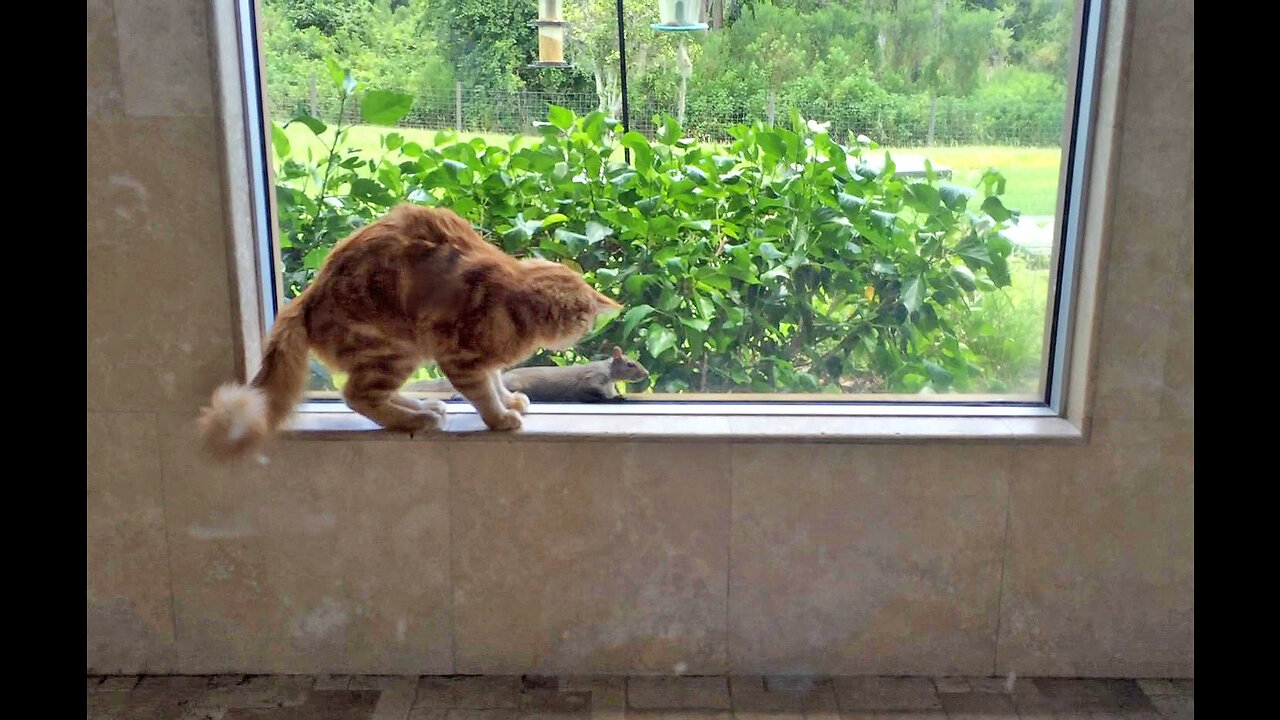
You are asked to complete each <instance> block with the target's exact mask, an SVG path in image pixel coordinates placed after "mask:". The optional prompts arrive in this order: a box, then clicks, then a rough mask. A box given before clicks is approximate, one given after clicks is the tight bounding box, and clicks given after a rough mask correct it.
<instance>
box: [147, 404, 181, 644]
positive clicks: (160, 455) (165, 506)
mask: <svg viewBox="0 0 1280 720" xmlns="http://www.w3.org/2000/svg"><path fill="white" fill-rule="evenodd" d="M151 426H152V429H153V430H155V440H156V445H155V453H156V467H157V468H158V469H159V471H160V517H161V519H162V520H163V521H164V559H165V569H166V575H168V578H167V579H168V581H169V583H168V584H169V624H170V626H171V628H172V630H173V667H174V668H177V667H179V666H180V665H181V663H180V662H179V657H178V655H179V651H178V648H179V643H178V613H177V611H176V610H175V609H174V599H173V547H172V544H171V543H170V542H169V503H168V501H167V500H166V499H165V494H164V485H165V475H166V473H165V470H164V450H163V443H161V442H160V416H159V414H158V413H151Z"/></svg>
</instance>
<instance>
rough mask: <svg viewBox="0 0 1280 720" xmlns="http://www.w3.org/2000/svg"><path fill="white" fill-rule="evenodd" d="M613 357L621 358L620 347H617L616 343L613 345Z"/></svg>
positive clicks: (615, 358)
mask: <svg viewBox="0 0 1280 720" xmlns="http://www.w3.org/2000/svg"><path fill="white" fill-rule="evenodd" d="M613 359H614V360H621V359H622V348H620V347H618V346H617V345H614V346H613Z"/></svg>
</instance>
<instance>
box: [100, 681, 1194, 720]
mask: <svg viewBox="0 0 1280 720" xmlns="http://www.w3.org/2000/svg"><path fill="white" fill-rule="evenodd" d="M87 680H88V686H87V691H86V696H85V697H86V704H87V716H86V717H87V718H88V720H108V719H110V720H125V719H129V720H133V719H135V718H136V719H138V720H624V718H629V719H630V720H863V719H866V720H871V719H873V718H874V719H875V720H888V719H889V718H895V719H903V720H905V719H910V720H929V719H937V720H944V719H950V720H959V719H961V718H963V719H965V720H980V719H981V720H985V719H987V718H1022V719H1024V720H1031V719H1032V718H1035V719H1037V720H1038V719H1039V718H1045V719H1046V720H1047V719H1048V718H1054V719H1055V720H1075V719H1083V718H1089V719H1091V720H1103V719H1106V720H1156V719H1157V718H1177V719H1179V720H1182V719H1190V718H1193V717H1194V715H1195V681H1194V680H1176V679H1171V680H1145V679H1144V680H1129V679H1082V678H1023V679H1010V678H965V677H935V678H929V677H772V676H767V677H761V676H732V677H725V676H699V677H695V676H680V677H648V676H632V677H622V676H590V677H575V676H566V677H542V676H531V675H525V676H450V677H440V676H421V677H418V676H395V675H373V676H371V675H318V676H317V675H256V676H254V675H249V676H246V675H215V676H191V675H171V676H158V675H157V676H140V677H139V676H108V677H103V676H89V677H88V678H87Z"/></svg>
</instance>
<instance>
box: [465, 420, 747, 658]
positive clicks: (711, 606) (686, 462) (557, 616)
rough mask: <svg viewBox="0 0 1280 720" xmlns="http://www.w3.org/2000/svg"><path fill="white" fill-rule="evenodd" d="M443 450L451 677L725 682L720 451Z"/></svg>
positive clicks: (575, 446)
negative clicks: (639, 675)
mask: <svg viewBox="0 0 1280 720" xmlns="http://www.w3.org/2000/svg"><path fill="white" fill-rule="evenodd" d="M450 450H451V453H452V458H453V465H452V468H453V477H454V482H453V489H452V498H453V499H452V503H451V504H452V508H453V520H454V613H455V627H456V638H457V671H458V672H462V673H486V674H488V673H525V672H532V673H556V672H572V671H581V670H583V669H590V670H593V671H597V672H611V673H619V672H628V671H634V672H659V673H666V674H671V673H672V672H679V671H683V672H688V673H714V672H722V671H723V670H724V607H725V576H726V562H727V554H728V545H727V543H728V521H729V515H728V511H729V507H728V500H729V496H728V452H727V451H728V448H727V446H725V445H722V444H705V443H702V444H700V443H688V444H658V443H635V444H617V443H535V442H522V443H504V442H500V441H494V442H470V443H457V444H455V445H452V446H451V447H450ZM676 668H682V670H676Z"/></svg>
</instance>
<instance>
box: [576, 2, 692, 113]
mask: <svg viewBox="0 0 1280 720" xmlns="http://www.w3.org/2000/svg"><path fill="white" fill-rule="evenodd" d="M623 13H624V15H623V20H624V22H625V24H626V34H625V36H624V40H625V42H626V49H627V82H628V83H629V84H634V83H635V82H636V81H637V80H639V79H640V78H642V77H643V76H644V75H645V73H647V72H648V71H649V70H650V69H652V68H653V67H655V65H657V64H659V63H660V62H661V61H665V60H666V59H667V58H668V57H669V56H670V55H671V52H672V47H671V46H672V43H671V40H670V39H669V38H664V37H663V35H664V33H659V32H655V31H654V30H653V29H652V28H650V27H649V25H650V24H652V23H656V22H658V6H657V3H654V2H634V1H633V2H629V3H624V5H623ZM564 16H565V20H567V21H569V24H570V25H569V37H568V45H569V50H570V58H571V60H570V61H571V62H573V63H574V64H575V65H577V66H578V67H580V68H581V69H582V70H584V71H585V72H588V73H590V74H591V76H592V78H593V79H594V80H595V88H596V96H597V97H598V99H599V101H600V109H601V110H603V111H605V112H607V113H609V114H611V115H613V116H614V117H619V116H621V114H622V80H621V75H620V74H619V66H620V58H619V54H618V14H617V5H616V3H615V2H614V1H613V0H573V2H571V3H565V6H564Z"/></svg>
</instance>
